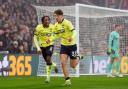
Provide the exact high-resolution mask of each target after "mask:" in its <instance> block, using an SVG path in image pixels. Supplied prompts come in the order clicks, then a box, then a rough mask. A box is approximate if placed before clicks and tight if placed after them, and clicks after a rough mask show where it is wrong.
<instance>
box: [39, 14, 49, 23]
mask: <svg viewBox="0 0 128 89" xmlns="http://www.w3.org/2000/svg"><path fill="white" fill-rule="evenodd" d="M45 17H48V19H49V20H50V17H49V16H47V15H45V16H43V17H42V18H41V22H42V23H44V19H45Z"/></svg>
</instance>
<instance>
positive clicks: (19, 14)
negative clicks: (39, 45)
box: [0, 0, 105, 53]
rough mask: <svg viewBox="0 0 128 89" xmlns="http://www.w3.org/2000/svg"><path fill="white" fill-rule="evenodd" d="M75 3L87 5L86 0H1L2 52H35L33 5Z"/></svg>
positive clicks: (0, 43)
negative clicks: (33, 42) (33, 44)
mask: <svg viewBox="0 0 128 89" xmlns="http://www.w3.org/2000/svg"><path fill="white" fill-rule="evenodd" d="M91 1H93V0H91ZM95 1H96V0H95ZM103 1H105V0H103ZM103 1H102V3H103ZM75 3H85V0H0V51H5V50H8V51H9V52H10V53H32V52H33V51H34V50H33V46H32V37H33V31H34V28H35V26H36V25H37V15H36V10H35V8H34V7H33V6H32V4H35V5H44V6H45V5H47V6H53V5H55V6H57V5H60V6H62V5H73V4H75ZM85 4H86V3H85Z"/></svg>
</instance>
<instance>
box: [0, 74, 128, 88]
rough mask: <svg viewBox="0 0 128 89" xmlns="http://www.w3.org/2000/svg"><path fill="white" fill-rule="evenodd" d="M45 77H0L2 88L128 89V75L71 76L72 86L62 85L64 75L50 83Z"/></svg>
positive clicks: (53, 78)
mask: <svg viewBox="0 0 128 89" xmlns="http://www.w3.org/2000/svg"><path fill="white" fill-rule="evenodd" d="M44 80H45V77H0V89H128V76H124V77H123V78H118V77H116V78H107V77H106V76H99V75H98V76H80V77H79V78H74V77H73V78H71V81H72V85H71V86H70V87H65V86H62V84H63V83H64V79H63V78H62V77H52V78H51V82H50V83H49V84H45V83H44Z"/></svg>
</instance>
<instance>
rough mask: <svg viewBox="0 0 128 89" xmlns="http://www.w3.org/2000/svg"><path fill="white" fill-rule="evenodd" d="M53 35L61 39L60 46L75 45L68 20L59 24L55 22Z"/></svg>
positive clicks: (74, 36) (72, 31)
mask: <svg viewBox="0 0 128 89" xmlns="http://www.w3.org/2000/svg"><path fill="white" fill-rule="evenodd" d="M54 33H55V34H56V35H57V36H58V37H60V38H61V44H62V45H65V46H70V45H74V44H76V33H75V31H74V27H73V25H72V23H71V22H70V21H69V20H67V19H63V21H62V22H61V23H58V22H56V23H55V28H54ZM69 38H71V39H72V41H71V42H69V40H68V39H69Z"/></svg>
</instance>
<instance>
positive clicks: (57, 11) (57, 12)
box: [54, 9, 63, 15]
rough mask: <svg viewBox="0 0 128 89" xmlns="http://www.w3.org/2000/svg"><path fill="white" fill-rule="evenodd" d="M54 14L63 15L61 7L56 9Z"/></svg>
mask: <svg viewBox="0 0 128 89" xmlns="http://www.w3.org/2000/svg"><path fill="white" fill-rule="evenodd" d="M54 14H56V15H63V11H62V10H61V9H57V10H55V11H54Z"/></svg>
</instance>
